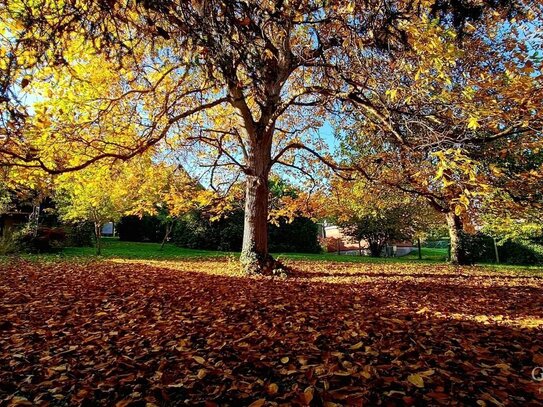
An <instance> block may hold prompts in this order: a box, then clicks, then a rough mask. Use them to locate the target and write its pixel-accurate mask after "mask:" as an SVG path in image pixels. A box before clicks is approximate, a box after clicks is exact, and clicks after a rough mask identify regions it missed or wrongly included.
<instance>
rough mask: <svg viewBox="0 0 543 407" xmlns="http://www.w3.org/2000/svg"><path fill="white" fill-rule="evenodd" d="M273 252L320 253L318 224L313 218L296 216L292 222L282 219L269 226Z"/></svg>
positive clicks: (270, 245)
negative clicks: (277, 223) (276, 223)
mask: <svg viewBox="0 0 543 407" xmlns="http://www.w3.org/2000/svg"><path fill="white" fill-rule="evenodd" d="M268 233H269V247H270V251H271V252H292V253H320V252H321V250H322V249H321V247H320V244H319V239H318V226H317V224H316V223H315V222H313V221H312V220H311V219H309V218H306V217H302V216H299V217H296V218H294V220H293V221H292V222H290V223H289V222H287V220H286V219H281V220H280V221H279V225H277V226H276V225H270V227H269V232H268Z"/></svg>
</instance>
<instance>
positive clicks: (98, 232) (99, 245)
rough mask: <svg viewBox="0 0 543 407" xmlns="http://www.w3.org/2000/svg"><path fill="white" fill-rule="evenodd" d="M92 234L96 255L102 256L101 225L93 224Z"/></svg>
mask: <svg viewBox="0 0 543 407" xmlns="http://www.w3.org/2000/svg"><path fill="white" fill-rule="evenodd" d="M94 234H95V235H96V254H97V255H100V254H102V224H101V223H99V222H95V223H94Z"/></svg>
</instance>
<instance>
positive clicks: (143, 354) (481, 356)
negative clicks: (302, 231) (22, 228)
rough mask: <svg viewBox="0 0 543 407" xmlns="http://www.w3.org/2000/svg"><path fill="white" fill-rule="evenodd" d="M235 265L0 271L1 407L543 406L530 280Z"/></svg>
mask: <svg viewBox="0 0 543 407" xmlns="http://www.w3.org/2000/svg"><path fill="white" fill-rule="evenodd" d="M291 265H292V266H294V267H295V268H296V269H297V270H298V271H297V272H296V273H295V274H294V276H293V277H292V278H289V279H277V278H275V279H272V278H256V277H255V278H249V277H244V276H242V275H239V274H238V273H237V272H235V271H233V270H234V268H233V267H231V266H230V265H229V263H228V262H227V261H219V260H215V261H205V262H202V261H200V262H178V263H173V262H172V263H168V262H150V263H147V264H146V263H144V262H95V263H89V264H75V263H67V262H59V263H57V264H51V263H49V264H45V263H44V264H40V263H30V262H22V261H19V262H14V263H11V264H3V265H2V266H0V267H1V268H0V404H6V405H89V406H90V405H96V404H97V403H99V404H104V405H115V406H119V407H122V406H139V405H141V406H145V405H147V406H153V405H179V404H190V405H207V406H214V405H231V406H239V405H246V406H253V407H254V406H268V405H300V406H301V405H312V406H322V405H324V406H336V405H380V404H381V405H388V406H394V405H398V406H399V405H481V406H485V405H486V406H492V405H523V406H530V405H534V406H535V405H541V403H543V390H540V389H541V388H543V383H540V382H536V381H535V380H533V379H532V377H531V371H532V369H533V368H534V367H536V366H539V365H540V364H541V362H542V360H543V328H542V327H543V307H541V298H543V297H542V294H543V279H542V278H541V277H540V275H535V274H530V273H528V272H517V271H507V272H493V271H491V270H488V269H482V268H463V269H457V268H452V267H449V266H437V265H434V266H424V265H416V266H412V265H401V264H347V265H339V264H333V263H329V264H321V263H310V262H297V263H292V264H291Z"/></svg>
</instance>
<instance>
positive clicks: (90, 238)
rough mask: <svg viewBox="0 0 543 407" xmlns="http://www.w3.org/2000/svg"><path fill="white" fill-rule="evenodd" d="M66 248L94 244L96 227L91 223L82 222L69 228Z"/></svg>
mask: <svg viewBox="0 0 543 407" xmlns="http://www.w3.org/2000/svg"><path fill="white" fill-rule="evenodd" d="M67 229H68V233H67V236H66V246H70V247H85V246H93V244H94V225H93V224H92V223H91V222H82V223H78V224H75V225H70V226H68V227H67Z"/></svg>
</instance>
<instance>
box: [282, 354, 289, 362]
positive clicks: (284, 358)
mask: <svg viewBox="0 0 543 407" xmlns="http://www.w3.org/2000/svg"><path fill="white" fill-rule="evenodd" d="M288 361H289V358H288V356H285V357H283V358H281V363H288Z"/></svg>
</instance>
